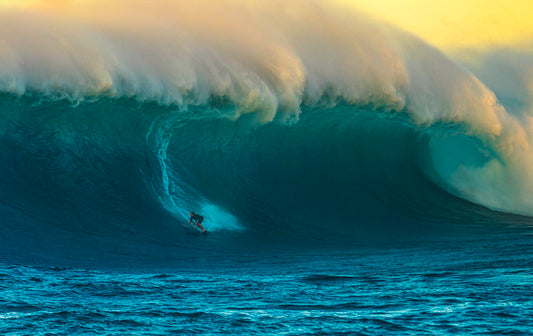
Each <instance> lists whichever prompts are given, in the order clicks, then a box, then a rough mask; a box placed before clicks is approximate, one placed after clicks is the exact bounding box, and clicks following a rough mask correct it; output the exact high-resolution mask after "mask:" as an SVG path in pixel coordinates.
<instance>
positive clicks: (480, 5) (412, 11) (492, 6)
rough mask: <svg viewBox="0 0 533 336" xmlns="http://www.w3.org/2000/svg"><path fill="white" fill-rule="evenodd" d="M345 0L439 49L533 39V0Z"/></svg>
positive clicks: (4, 3)
mask: <svg viewBox="0 0 533 336" xmlns="http://www.w3.org/2000/svg"><path fill="white" fill-rule="evenodd" d="M110 1H112V0H110ZM324 1H327V0H324ZM171 2H172V0H169V3H171ZM345 2H348V3H351V4H353V5H355V7H357V8H359V9H360V10H363V11H364V12H367V13H369V14H370V15H372V16H374V17H378V18H380V19H382V20H385V21H387V22H390V23H392V24H393V25H396V26H398V27H400V28H402V29H404V30H407V31H409V32H411V33H413V34H415V35H417V36H419V37H421V38H422V39H423V40H425V41H427V42H429V43H431V44H434V45H436V46H437V47H439V48H442V49H444V50H457V49H463V48H490V47H491V46H513V45H519V44H522V43H525V42H529V41H532V40H533V0H371V1H369V0H345ZM65 3H69V4H75V3H76V0H0V6H1V7H11V8H19V9H25V8H38V7H54V8H55V9H56V10H59V9H60V7H61V4H65Z"/></svg>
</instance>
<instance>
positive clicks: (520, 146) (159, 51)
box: [0, 0, 533, 232]
mask: <svg viewBox="0 0 533 336" xmlns="http://www.w3.org/2000/svg"><path fill="white" fill-rule="evenodd" d="M0 90H1V91H2V93H1V99H0V138H1V144H0V146H1V149H2V150H1V154H0V158H1V161H2V164H1V166H0V169H1V171H0V173H1V176H0V181H1V182H2V185H3V190H2V192H1V193H2V200H1V202H2V203H3V204H7V205H8V206H9V207H12V208H14V209H24V212H25V213H26V214H28V216H34V217H37V218H45V217H46V218H50V217H53V216H54V215H52V214H60V215H57V217H60V218H63V219H57V218H56V219H57V221H61V220H64V218H66V217H65V216H66V215H65V214H66V213H69V214H70V215H69V216H70V217H68V218H70V219H69V220H70V221H72V220H73V218H74V219H81V218H85V217H86V216H93V217H91V218H92V219H93V220H94V216H97V217H98V216H99V217H98V218H100V219H101V218H105V217H106V216H107V217H108V218H109V217H111V216H114V217H115V218H116V217H119V218H122V219H124V218H128V220H130V219H131V220H135V219H139V216H147V215H146V214H147V213H150V214H151V215H150V216H152V215H153V217H155V218H157V216H158V215H157V214H158V213H160V215H161V216H163V214H164V215H170V216H171V217H173V218H179V219H183V220H185V218H186V216H187V212H188V210H189V209H198V211H200V212H202V213H204V214H206V216H207V217H208V222H209V223H210V226H211V227H210V228H211V230H215V231H216V230H245V229H247V228H255V229H256V230H260V231H261V230H264V231H265V232H266V231H271V230H272V229H273V228H277V229H279V230H284V228H287V227H291V225H295V223H302V224H305V225H309V223H311V222H313V221H314V223H317V226H319V224H318V223H324V221H326V222H328V221H329V222H330V223H343V224H342V225H343V226H344V228H343V230H342V231H343V232H346V227H345V226H347V225H348V226H349V225H361V223H366V222H380V221H381V222H394V221H410V222H413V221H417V220H419V219H421V218H422V219H423V220H424V221H433V220H438V219H440V218H446V220H448V221H449V220H452V219H453V220H456V219H457V218H462V220H463V221H465V220H470V219H471V218H472V217H471V216H472V212H476V211H481V212H483V210H482V209H483V207H487V208H490V209H493V210H499V211H503V212H509V213H515V214H523V215H532V214H533V197H532V196H531V195H532V191H533V178H532V176H531V174H530V171H529V169H530V167H532V166H533V152H532V148H531V144H532V140H533V139H532V135H533V132H532V126H531V125H532V123H531V117H530V116H529V114H528V109H519V110H517V111H513V113H509V112H508V111H507V110H506V109H505V107H504V106H503V105H502V104H500V103H499V101H498V98H497V97H496V95H495V94H494V93H493V92H492V91H491V90H490V89H488V88H487V87H486V86H485V85H484V84H483V83H482V82H481V81H480V80H478V78H477V77H476V76H474V75H473V74H472V73H471V72H469V71H468V70H466V69H465V68H463V67H461V66H458V65H457V64H456V63H454V62H453V61H452V60H450V59H449V58H447V57H446V56H444V55H443V54H442V53H441V52H439V51H438V50H436V49H435V48H433V47H431V46H429V45H427V44H425V43H424V42H423V41H420V40H419V39H417V38H416V37H413V36H411V35H409V34H407V33H405V32H402V31H399V30H397V29H395V28H394V27H391V26H389V25H386V24H383V23H379V22H375V21H373V20H370V19H368V18H366V17H364V16H362V15H360V14H358V13H357V12H356V11H354V10H353V9H352V8H351V7H350V6H348V5H347V4H346V3H345V2H342V1H333V2H328V3H327V4H326V3H325V2H320V1H312V0H309V1H306V0H295V1H290V2H286V1H278V0H269V1H244V0H243V1H232V0H226V1H217V2H213V1H205V0H199V1H194V2H190V1H151V2H149V3H146V2H144V1H128V2H127V3H126V2H124V1H113V2H107V1H98V0H94V1H88V2H84V3H77V2H72V3H71V2H68V1H67V2H64V3H62V6H61V7H59V6H58V7H54V6H52V7H47V6H43V7H37V8H36V9H33V10H30V9H27V10H23V11H21V10H2V11H0ZM452 195H453V196H452ZM463 200H466V201H468V202H465V201H463ZM469 202H473V203H477V204H479V205H481V206H483V207H476V206H474V205H472V204H471V203H469ZM50 209H53V210H50ZM96 214H98V215H96ZM57 221H56V223H57ZM124 221H127V220H124ZM151 221H153V218H151ZM260 228H262V229H260ZM100 229H101V228H100Z"/></svg>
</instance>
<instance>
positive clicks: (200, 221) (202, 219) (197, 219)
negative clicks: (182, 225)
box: [191, 214, 204, 224]
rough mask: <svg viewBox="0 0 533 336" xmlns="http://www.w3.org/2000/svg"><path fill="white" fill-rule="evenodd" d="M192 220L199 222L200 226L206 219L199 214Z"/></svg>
mask: <svg viewBox="0 0 533 336" xmlns="http://www.w3.org/2000/svg"><path fill="white" fill-rule="evenodd" d="M191 220H193V221H196V222H198V224H200V223H202V222H203V221H204V217H203V216H200V215H198V214H194V216H192V217H191Z"/></svg>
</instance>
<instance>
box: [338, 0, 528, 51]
mask: <svg viewBox="0 0 533 336" xmlns="http://www.w3.org/2000/svg"><path fill="white" fill-rule="evenodd" d="M348 1H351V2H353V3H354V4H355V5H356V6H357V7H359V8H360V9H362V10H364V11H366V12H368V13H370V14H372V15H374V16H376V17H379V18H382V19H384V20H386V21H388V22H390V23H392V24H394V25H396V26H399V27H400V28H402V29H404V30H407V31H409V32H411V33H413V34H415V35H417V36H419V37H421V38H422V39H423V40H425V41H427V42H429V43H431V44H434V45H436V46H438V47H440V48H443V49H447V50H450V49H452V50H453V49H461V48H488V47H491V46H502V45H504V46H509V45H517V44H521V43H524V42H528V41H531V40H533V1H532V0H371V1H367V0H348Z"/></svg>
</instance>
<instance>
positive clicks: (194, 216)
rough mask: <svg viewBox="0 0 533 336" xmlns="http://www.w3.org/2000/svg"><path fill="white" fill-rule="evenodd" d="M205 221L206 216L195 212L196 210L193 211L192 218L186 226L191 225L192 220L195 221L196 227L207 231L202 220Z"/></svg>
mask: <svg viewBox="0 0 533 336" xmlns="http://www.w3.org/2000/svg"><path fill="white" fill-rule="evenodd" d="M203 221H204V217H203V216H200V215H198V214H195V213H194V212H192V211H191V219H190V220H189V223H187V225H185V227H187V226H189V224H191V222H194V226H195V227H199V228H200V229H202V232H206V231H205V229H204V227H203V226H202V222H203Z"/></svg>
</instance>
